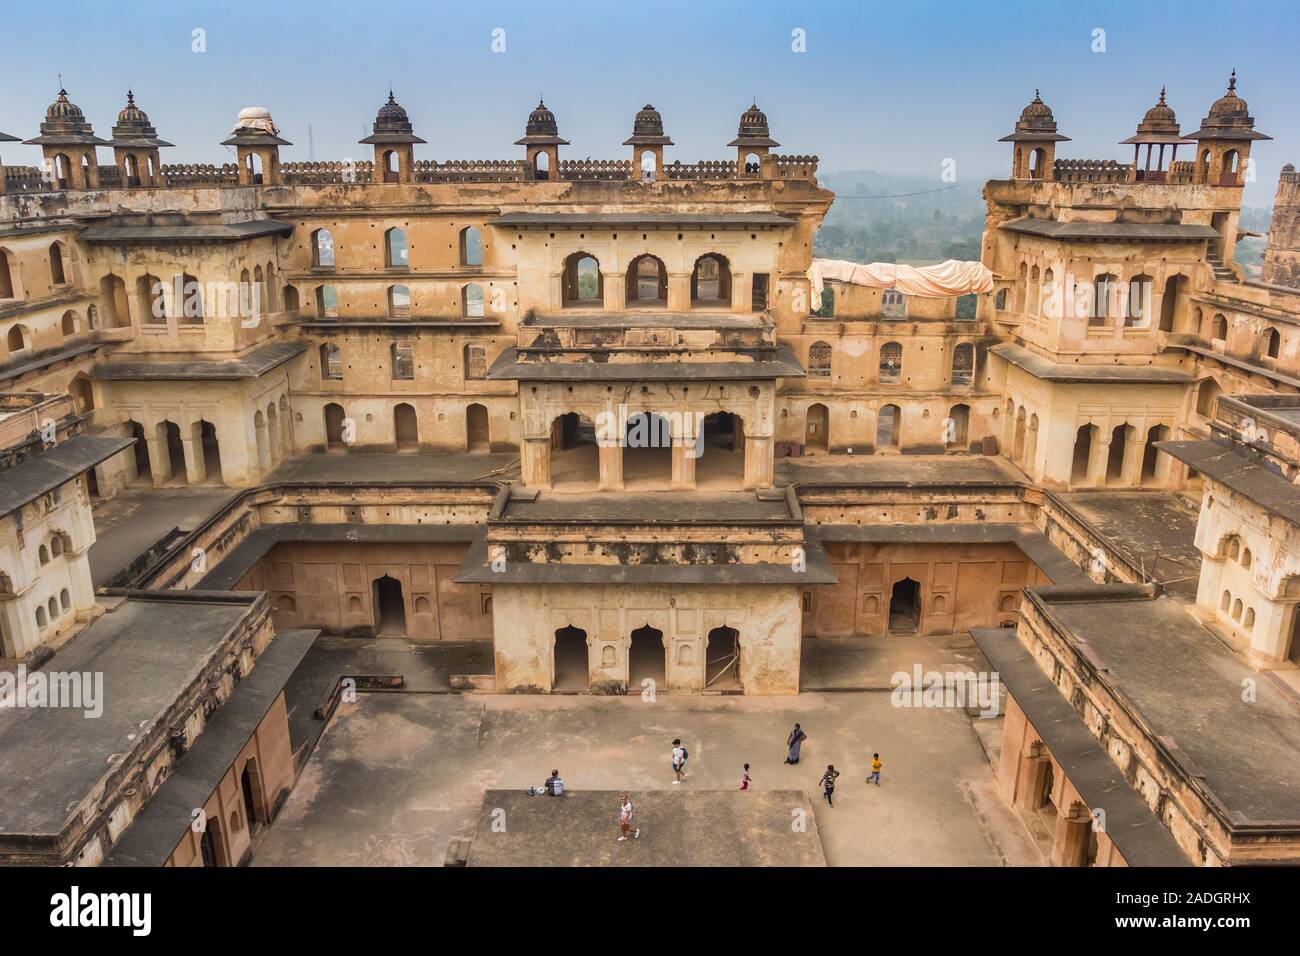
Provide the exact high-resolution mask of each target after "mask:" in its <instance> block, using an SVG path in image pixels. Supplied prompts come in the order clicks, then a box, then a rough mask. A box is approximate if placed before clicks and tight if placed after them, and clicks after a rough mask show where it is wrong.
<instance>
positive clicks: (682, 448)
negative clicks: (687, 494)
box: [672, 436, 695, 491]
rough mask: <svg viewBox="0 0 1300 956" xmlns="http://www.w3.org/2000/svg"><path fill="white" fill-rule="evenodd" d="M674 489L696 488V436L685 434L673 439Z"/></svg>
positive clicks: (688, 489) (689, 489)
mask: <svg viewBox="0 0 1300 956" xmlns="http://www.w3.org/2000/svg"><path fill="white" fill-rule="evenodd" d="M672 487H673V489H674V490H681V491H691V490H694V488H695V438H694V437H693V436H684V437H682V438H674V439H673V481H672Z"/></svg>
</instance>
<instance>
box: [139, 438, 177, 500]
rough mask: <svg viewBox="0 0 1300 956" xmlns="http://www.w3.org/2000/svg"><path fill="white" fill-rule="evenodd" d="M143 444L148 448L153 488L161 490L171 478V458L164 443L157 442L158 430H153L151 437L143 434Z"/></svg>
mask: <svg viewBox="0 0 1300 956" xmlns="http://www.w3.org/2000/svg"><path fill="white" fill-rule="evenodd" d="M144 441H145V444H146V445H148V446H149V471H150V472H151V474H152V477H153V486H154V487H155V488H161V487H162V486H163V485H165V484H167V482H169V481H171V477H172V456H171V452H170V451H168V449H167V442H166V441H159V440H158V429H157V428H154V429H153V437H149V434H148V433H147V432H146V433H145V439H144Z"/></svg>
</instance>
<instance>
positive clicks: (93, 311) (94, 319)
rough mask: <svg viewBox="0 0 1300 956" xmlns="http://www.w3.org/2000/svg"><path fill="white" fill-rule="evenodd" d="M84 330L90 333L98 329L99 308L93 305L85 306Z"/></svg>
mask: <svg viewBox="0 0 1300 956" xmlns="http://www.w3.org/2000/svg"><path fill="white" fill-rule="evenodd" d="M86 328H87V329H89V330H90V331H91V332H93V331H95V329H97V328H99V306H97V305H94V304H91V305H88V306H86Z"/></svg>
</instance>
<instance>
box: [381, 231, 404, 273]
mask: <svg viewBox="0 0 1300 956" xmlns="http://www.w3.org/2000/svg"><path fill="white" fill-rule="evenodd" d="M384 265H386V266H387V267H388V268H390V269H406V268H408V267H409V266H410V252H409V250H408V248H407V245H406V233H405V232H403V231H402V230H401V229H399V228H397V227H396V226H394V227H393V228H392V229H389V230H388V231H387V232H385V233H384Z"/></svg>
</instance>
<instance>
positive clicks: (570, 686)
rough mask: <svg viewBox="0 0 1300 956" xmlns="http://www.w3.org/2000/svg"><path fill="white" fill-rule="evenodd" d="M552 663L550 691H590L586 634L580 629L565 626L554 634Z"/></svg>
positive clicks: (589, 668)
mask: <svg viewBox="0 0 1300 956" xmlns="http://www.w3.org/2000/svg"><path fill="white" fill-rule="evenodd" d="M553 663H554V668H555V669H554V672H553V673H554V679H553V681H552V683H551V690H553V691H556V692H559V693H573V692H578V691H585V690H590V689H591V667H590V664H589V660H588V652H587V632H586V631H584V630H583V629H582V628H580V627H574V626H572V625H566V626H564V627H562V628H560V629H559V630H557V631H556V632H555V648H554V661H553Z"/></svg>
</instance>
